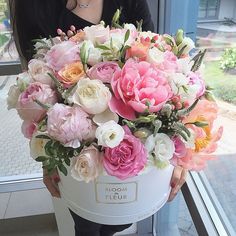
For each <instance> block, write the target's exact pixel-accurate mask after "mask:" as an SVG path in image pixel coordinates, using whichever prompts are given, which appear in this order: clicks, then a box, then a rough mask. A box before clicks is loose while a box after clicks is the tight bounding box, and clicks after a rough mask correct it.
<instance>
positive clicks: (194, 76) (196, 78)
mask: <svg viewBox="0 0 236 236" xmlns="http://www.w3.org/2000/svg"><path fill="white" fill-rule="evenodd" d="M188 79H189V85H190V86H191V87H193V88H194V90H195V91H196V98H199V97H201V96H202V95H203V94H204V93H205V91H206V85H205V82H204V80H203V79H202V78H201V76H200V74H199V73H194V72H192V71H191V72H190V73H189V75H188Z"/></svg>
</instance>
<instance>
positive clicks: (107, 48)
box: [96, 45, 111, 50]
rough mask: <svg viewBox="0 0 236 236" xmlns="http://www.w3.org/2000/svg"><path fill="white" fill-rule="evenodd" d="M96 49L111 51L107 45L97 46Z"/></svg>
mask: <svg viewBox="0 0 236 236" xmlns="http://www.w3.org/2000/svg"><path fill="white" fill-rule="evenodd" d="M96 48H99V49H101V50H111V49H110V48H109V47H107V46H106V45H97V46H96Z"/></svg>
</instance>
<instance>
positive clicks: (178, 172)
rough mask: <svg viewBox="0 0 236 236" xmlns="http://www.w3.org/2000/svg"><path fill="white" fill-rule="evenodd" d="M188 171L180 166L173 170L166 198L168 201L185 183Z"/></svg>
mask: <svg viewBox="0 0 236 236" xmlns="http://www.w3.org/2000/svg"><path fill="white" fill-rule="evenodd" d="M187 173H188V171H187V170H186V169H184V168H182V167H180V166H176V167H175V169H174V172H173V174H172V178H171V181H170V186H171V188H172V189H171V192H170V196H169V199H168V202H170V201H172V200H173V199H174V198H175V196H176V195H177V193H178V191H179V190H180V188H181V187H182V185H183V184H184V183H185V180H186V177H187Z"/></svg>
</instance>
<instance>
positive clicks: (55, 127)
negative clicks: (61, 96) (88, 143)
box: [47, 103, 95, 148]
mask: <svg viewBox="0 0 236 236" xmlns="http://www.w3.org/2000/svg"><path fill="white" fill-rule="evenodd" d="M47 115H48V122H47V131H48V134H49V135H50V136H51V137H52V138H54V139H56V140H58V141H60V142H61V143H62V144H64V145H65V146H69V147H73V148H78V147H79V146H80V142H81V141H83V140H87V139H89V138H93V137H95V135H94V133H95V131H94V129H93V128H94V127H93V125H92V122H91V119H89V116H88V114H87V113H85V112H84V111H83V110H82V109H81V108H80V107H79V106H73V107H70V106H66V105H64V104H59V103H57V104H55V105H54V106H53V107H52V108H51V109H50V110H49V111H48V113H47Z"/></svg>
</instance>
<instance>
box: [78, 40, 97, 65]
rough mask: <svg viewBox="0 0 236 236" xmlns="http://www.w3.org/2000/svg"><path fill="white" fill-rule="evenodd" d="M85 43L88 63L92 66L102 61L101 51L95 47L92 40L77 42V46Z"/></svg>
mask: <svg viewBox="0 0 236 236" xmlns="http://www.w3.org/2000/svg"><path fill="white" fill-rule="evenodd" d="M84 44H85V50H86V54H87V55H88V64H89V65H90V66H93V65H95V64H97V63H99V62H101V61H102V53H101V50H100V49H98V48H95V47H94V45H93V43H92V41H90V40H85V41H84V42H82V43H80V44H79V47H82V45H84Z"/></svg>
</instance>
